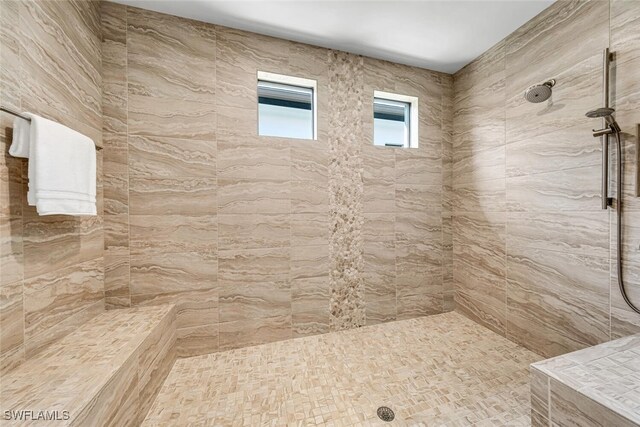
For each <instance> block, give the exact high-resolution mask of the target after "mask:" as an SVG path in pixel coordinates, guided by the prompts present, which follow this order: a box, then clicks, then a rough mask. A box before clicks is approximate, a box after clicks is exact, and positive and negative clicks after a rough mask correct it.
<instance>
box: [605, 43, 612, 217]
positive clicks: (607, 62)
mask: <svg viewBox="0 0 640 427" xmlns="http://www.w3.org/2000/svg"><path fill="white" fill-rule="evenodd" d="M611 55H612V53H611V52H609V48H606V49H605V50H604V52H603V55H602V59H603V71H602V83H603V86H604V87H603V91H602V104H603V105H602V107H603V108H609V67H610V66H611ZM607 126H608V124H607V121H606V119H605V118H603V119H602V127H603V128H606V127H607ZM612 205H613V198H611V197H609V134H604V135H602V209H604V210H607V208H608V207H609V206H612Z"/></svg>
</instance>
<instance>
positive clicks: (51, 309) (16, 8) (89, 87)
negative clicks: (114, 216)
mask: <svg viewBox="0 0 640 427" xmlns="http://www.w3.org/2000/svg"><path fill="white" fill-rule="evenodd" d="M100 52H101V46H100V15H99V8H98V6H97V4H96V3H93V2H84V1H64V2H62V1H60V2H36V1H2V2H0V104H1V105H3V106H8V107H10V108H13V109H15V110H21V111H29V112H33V113H36V114H40V115H42V116H45V117H48V118H51V119H53V120H56V121H59V122H61V123H63V124H65V125H67V126H69V127H71V128H73V129H76V130H78V131H80V132H83V133H85V134H87V135H89V136H90V137H91V138H92V139H93V140H94V141H95V142H96V143H97V144H99V145H101V144H102V133H101V128H102V111H101V108H102V107H101V80H102V76H101V53H100ZM0 127H1V129H2V130H1V131H0V152H1V153H2V155H1V156H0V373H2V372H6V371H8V370H10V369H12V368H13V367H15V366H17V365H18V364H20V363H21V362H22V361H23V360H24V359H25V358H29V357H31V356H33V355H34V354H36V353H37V352H39V351H40V350H41V349H42V348H43V347H44V346H45V345H47V344H49V343H51V342H53V341H54V340H57V339H59V338H60V337H62V336H64V335H65V334H67V333H68V332H70V331H72V330H73V329H75V328H76V327H77V326H78V325H79V324H82V323H83V322H84V321H85V320H86V319H88V318H91V317H93V316H94V315H95V314H96V313H98V312H99V311H100V310H102V309H103V307H104V284H103V276H104V267H103V227H102V225H103V216H102V179H101V175H102V173H101V168H102V155H101V154H98V177H99V178H98V212H99V215H98V216H96V217H86V218H80V217H67V216H46V217H40V216H38V215H37V213H36V212H35V209H34V208H33V207H31V206H27V203H26V197H25V194H26V185H27V180H26V175H27V162H26V161H25V160H23V159H18V158H13V157H11V156H9V154H8V148H9V145H10V143H11V137H12V127H13V117H12V116H10V115H8V114H6V113H2V114H1V115H0Z"/></svg>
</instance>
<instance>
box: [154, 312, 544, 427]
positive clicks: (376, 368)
mask: <svg viewBox="0 0 640 427" xmlns="http://www.w3.org/2000/svg"><path fill="white" fill-rule="evenodd" d="M538 360H540V356H538V355H536V354H534V353H532V352H531V351H529V350H526V349H525V348H523V347H520V346H518V345H517V344H515V343H513V342H511V341H508V340H507V339H506V338H503V337H501V336H499V335H497V334H496V333H494V332H492V331H490V330H488V329H486V328H484V327H482V326H480V325H478V324H477V323H475V322H473V321H471V320H469V319H468V318H466V317H464V316H462V315H461V314H459V313H455V312H450V313H444V314H438V315H433V316H428V317H421V318H416V319H409V320H404V321H398V322H390V323H383V324H377V325H373V326H366V327H363V328H358V329H351V330H345V331H338V332H333V333H329V334H323V335H316V336H309V337H303V338H299V339H294V340H287V341H279V342H274V343H270V344H264V345H260V346H256V347H246V348H241V349H236V350H230V351H225V352H219V353H214V354H209V355H204V356H198V357H192V358H189V359H179V360H178V361H176V363H175V365H174V368H173V369H172V371H171V373H170V374H169V376H168V377H167V380H166V381H165V384H164V385H163V387H162V390H161V391H160V394H159V395H158V397H157V399H156V401H155V402H154V404H153V406H152V408H151V410H150V411H149V414H148V416H147V418H146V419H145V421H144V423H143V425H144V426H160V425H171V426H184V425H225V426H227V425H228V426H243V425H247V426H248V425H251V426H255V425H272V426H281V425H332V426H359V425H367V426H371V425H384V424H383V423H382V421H381V420H380V419H379V418H378V416H377V414H376V411H377V409H378V408H379V407H380V406H387V407H389V408H391V409H392V410H393V411H394V413H395V420H394V424H393V425H411V426H417V425H419V426H424V425H428V426H432V425H438V426H441V425H448V426H449V425H450V426H464V425H474V426H507V425H508V426H511V427H513V426H528V425H529V380H528V368H529V364H530V363H532V362H535V361H538Z"/></svg>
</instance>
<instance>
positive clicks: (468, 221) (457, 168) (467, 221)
mask: <svg viewBox="0 0 640 427" xmlns="http://www.w3.org/2000/svg"><path fill="white" fill-rule="evenodd" d="M638 19H640V3H638V2H634V1H622V0H612V1H611V2H608V1H560V2H557V3H555V4H554V5H553V6H551V7H550V8H549V9H547V10H546V11H544V12H543V13H541V14H540V15H539V16H537V17H536V18H534V19H533V20H531V21H530V22H528V23H527V24H525V25H524V26H523V27H521V28H520V29H518V30H516V31H515V32H514V33H513V34H511V35H510V36H508V37H507V38H506V39H505V40H503V41H501V42H500V43H498V44H497V45H496V46H494V47H493V48H491V49H490V50H489V51H487V52H486V53H484V54H483V55H482V56H481V57H479V58H478V59H476V60H475V61H474V62H472V63H471V64H469V65H467V66H466V67H465V68H463V69H462V70H461V71H459V72H458V73H456V74H455V76H454V89H455V96H454V102H455V117H454V137H453V153H454V166H453V171H454V179H453V185H454V190H455V191H454V194H455V203H454V218H453V219H454V221H453V223H454V224H453V225H454V246H453V259H454V281H455V289H456V291H455V292H456V297H455V299H456V306H457V308H458V309H459V310H461V311H463V312H464V313H466V314H467V315H469V316H471V317H472V318H473V319H475V320H477V321H479V322H481V323H482V324H484V325H486V326H488V327H490V328H491V329H493V330H495V331H497V332H499V333H501V334H503V335H506V336H507V337H508V338H510V339H512V340H514V341H516V342H518V343H520V344H522V345H524V346H526V347H528V348H530V349H533V350H534V351H536V352H538V353H540V354H542V355H546V356H553V355H557V354H561V353H565V352H568V351H572V350H576V349H579V348H582V347H585V346H589V345H593V344H597V343H600V342H603V341H607V340H609V339H610V338H615V337H618V336H621V335H626V334H629V333H633V332H638V331H640V317H639V316H637V315H635V314H633V313H631V312H630V311H629V310H628V309H626V308H625V305H624V302H623V301H622V298H621V297H620V294H619V292H618V290H617V283H616V281H615V273H614V271H615V264H613V263H612V262H613V257H614V256H615V246H614V240H611V242H610V237H611V239H613V237H614V235H613V233H614V231H615V217H614V215H613V213H612V214H611V216H609V215H610V214H609V213H607V212H604V211H602V210H601V209H600V168H601V146H600V141H599V140H598V139H595V138H593V137H592V136H591V129H592V128H595V127H598V126H599V125H600V122H599V121H595V120H592V119H587V118H585V117H584V114H585V113H586V112H587V111H588V110H590V109H593V108H596V107H598V106H600V105H601V99H602V56H601V55H602V49H603V48H605V47H609V46H610V47H611V49H612V51H615V52H616V60H615V68H614V70H613V74H612V75H613V82H614V83H613V88H612V105H613V107H614V108H616V109H617V114H616V116H617V119H618V121H619V122H620V125H621V126H622V129H623V138H624V144H625V162H626V166H627V168H626V172H625V195H624V196H625V199H624V209H625V211H626V213H625V222H626V224H625V249H626V250H625V253H624V254H623V255H624V258H625V270H624V272H625V280H626V282H627V287H628V288H629V291H630V295H631V297H632V298H633V299H634V300H635V301H636V302H637V303H640V276H639V275H638V274H637V272H638V271H640V269H639V268H638V267H639V266H640V264H639V262H640V253H639V252H638V247H639V243H640V229H639V228H638V227H637V226H636V225H635V223H637V222H638V221H637V219H638V218H636V217H637V215H636V213H637V212H638V211H639V210H640V209H639V206H640V203H639V202H638V199H634V198H632V186H631V177H632V176H633V171H632V169H631V159H632V158H633V155H634V153H635V149H634V141H635V138H636V127H635V126H636V123H638V122H640V108H638V107H639V104H640V76H639V75H638V72H637V70H638V69H639V68H638V64H639V61H640V25H638V24H639V22H638ZM549 78H555V79H557V84H556V86H555V87H554V88H553V97H552V102H550V103H542V104H530V103H527V102H526V101H525V100H524V98H523V96H522V94H523V92H524V90H525V89H526V88H527V87H528V86H530V85H532V84H536V83H539V82H542V81H545V80H546V79H549ZM610 235H611V236H610Z"/></svg>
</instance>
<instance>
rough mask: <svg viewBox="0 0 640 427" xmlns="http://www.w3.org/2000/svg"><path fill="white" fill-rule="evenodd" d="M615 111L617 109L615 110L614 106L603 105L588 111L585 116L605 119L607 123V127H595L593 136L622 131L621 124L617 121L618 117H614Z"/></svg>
mask: <svg viewBox="0 0 640 427" xmlns="http://www.w3.org/2000/svg"><path fill="white" fill-rule="evenodd" d="M615 111H616V110H614V109H613V108H609V107H602V108H596V109H595V110H591V111H589V112H587V114H585V116H587V117H589V118H590V119H604V121H605V123H606V124H607V127H605V128H604V129H600V130H595V129H594V130H593V136H595V137H599V136H602V135H607V134H610V133H613V132H620V130H621V129H620V126H619V125H618V123H617V122H616V119H614V118H613V113H615Z"/></svg>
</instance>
